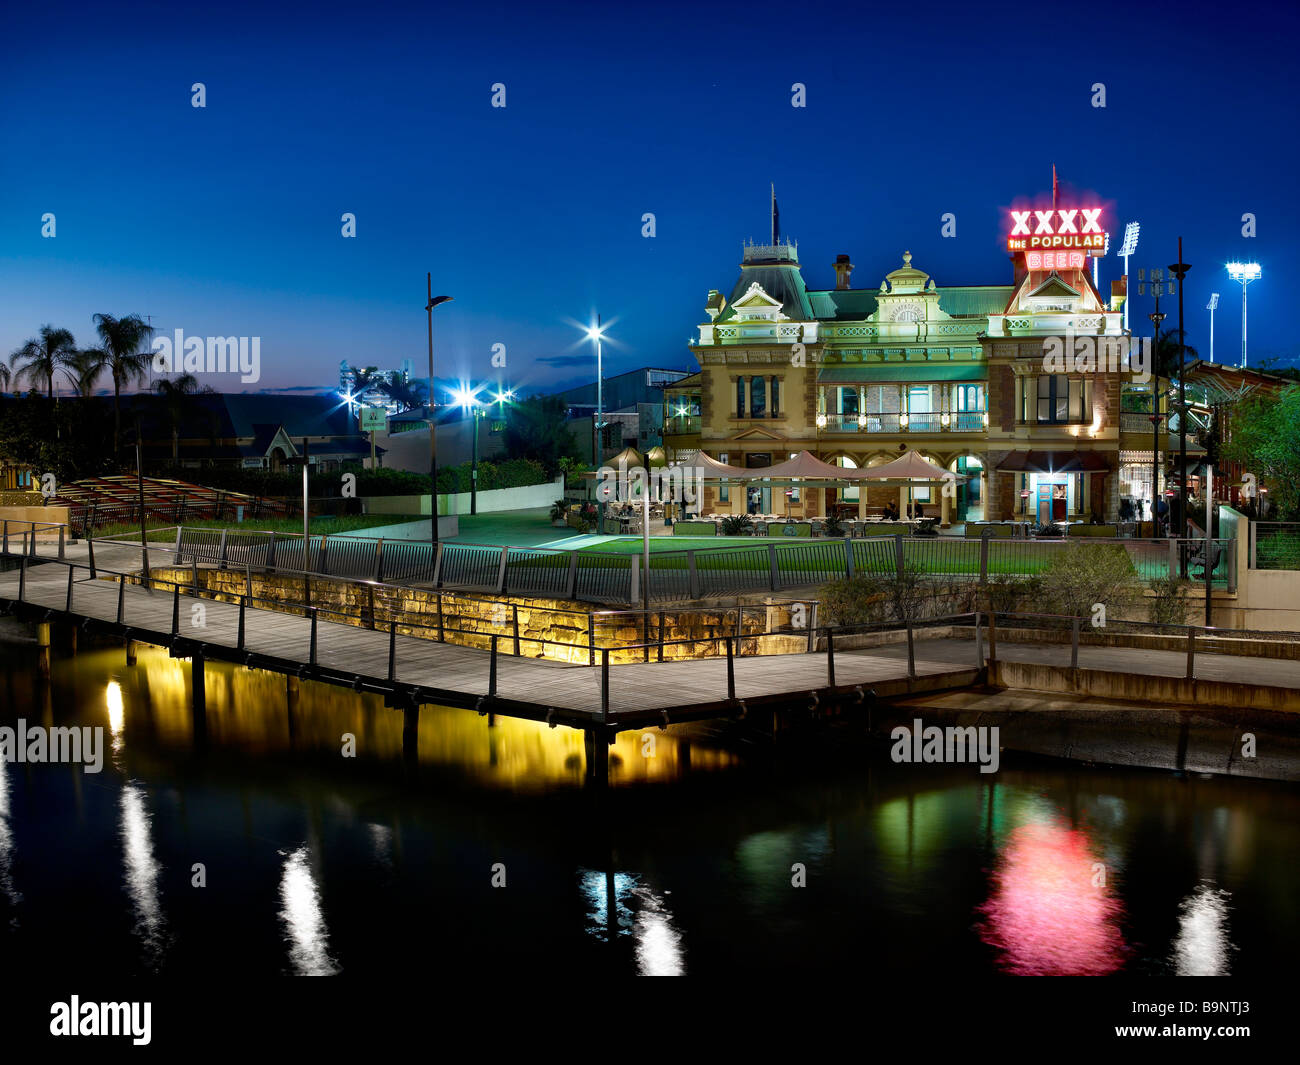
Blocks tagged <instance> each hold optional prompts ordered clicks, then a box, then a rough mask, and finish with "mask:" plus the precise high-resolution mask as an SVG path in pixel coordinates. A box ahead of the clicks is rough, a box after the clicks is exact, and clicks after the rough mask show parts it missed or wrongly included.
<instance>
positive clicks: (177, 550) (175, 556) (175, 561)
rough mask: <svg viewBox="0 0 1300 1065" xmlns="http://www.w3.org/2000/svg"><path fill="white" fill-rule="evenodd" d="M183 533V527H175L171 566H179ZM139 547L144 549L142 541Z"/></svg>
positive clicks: (88, 534) (87, 533) (87, 532)
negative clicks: (174, 544)
mask: <svg viewBox="0 0 1300 1065" xmlns="http://www.w3.org/2000/svg"><path fill="white" fill-rule="evenodd" d="M184 532H185V527H184V526H183V525H177V526H176V546H175V547H173V548H172V565H173V566H179V565H180V564H181V534H182V533H184ZM86 536H87V538H89V537H90V530H87V531H86ZM140 547H141V548H142V549H143V548H144V541H141V542H140Z"/></svg>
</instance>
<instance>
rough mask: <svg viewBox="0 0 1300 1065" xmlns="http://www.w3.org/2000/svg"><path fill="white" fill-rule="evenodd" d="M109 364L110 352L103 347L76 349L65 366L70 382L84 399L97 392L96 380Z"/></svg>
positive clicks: (65, 374)
mask: <svg viewBox="0 0 1300 1065" xmlns="http://www.w3.org/2000/svg"><path fill="white" fill-rule="evenodd" d="M107 365H108V352H106V351H105V350H104V349H103V348H82V349H81V350H79V351H74V352H73V353H72V355H71V356H70V357H69V358H68V359H67V361H66V364H65V365H64V367H63V373H64V376H65V377H67V379H68V384H70V385H71V386H72V388H73V391H75V392H76V393H77V395H79V396H80V397H81V398H82V399H89V398H90V397H91V396H93V395H94V394H95V382H96V381H97V380H99V375H100V374H101V373H103V372H104V368H105V367H106V366H107Z"/></svg>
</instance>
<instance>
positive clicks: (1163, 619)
mask: <svg viewBox="0 0 1300 1065" xmlns="http://www.w3.org/2000/svg"><path fill="white" fill-rule="evenodd" d="M1187 587H1188V586H1187V582H1186V581H1185V580H1183V579H1182V578H1181V577H1176V576H1175V577H1157V578H1156V579H1155V580H1153V581H1152V582H1151V590H1152V591H1153V592H1155V598H1153V599H1148V600H1147V620H1148V621H1151V622H1154V623H1155V624H1156V625H1166V626H1174V625H1185V624H1187Z"/></svg>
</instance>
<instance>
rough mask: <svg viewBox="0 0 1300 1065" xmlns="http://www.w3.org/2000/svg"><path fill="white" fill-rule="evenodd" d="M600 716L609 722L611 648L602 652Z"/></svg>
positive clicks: (602, 649) (603, 649)
mask: <svg viewBox="0 0 1300 1065" xmlns="http://www.w3.org/2000/svg"><path fill="white" fill-rule="evenodd" d="M600 716H601V718H602V720H605V721H608V720H609V648H608V647H603V648H601V652H600Z"/></svg>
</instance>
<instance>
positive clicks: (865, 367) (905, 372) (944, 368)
mask: <svg viewBox="0 0 1300 1065" xmlns="http://www.w3.org/2000/svg"><path fill="white" fill-rule="evenodd" d="M988 376H989V371H988V366H986V365H985V364H984V363H982V362H974V363H972V362H930V363H905V362H890V363H870V364H868V363H858V364H857V365H854V366H825V367H823V368H822V370H821V371H820V372H819V373H818V374H817V380H818V381H826V382H830V383H832V384H833V383H835V382H842V383H844V384H850V383H851V384H864V383H865V384H871V383H877V382H878V383H888V382H891V381H986V380H988Z"/></svg>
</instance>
